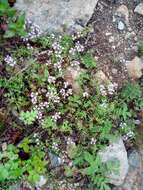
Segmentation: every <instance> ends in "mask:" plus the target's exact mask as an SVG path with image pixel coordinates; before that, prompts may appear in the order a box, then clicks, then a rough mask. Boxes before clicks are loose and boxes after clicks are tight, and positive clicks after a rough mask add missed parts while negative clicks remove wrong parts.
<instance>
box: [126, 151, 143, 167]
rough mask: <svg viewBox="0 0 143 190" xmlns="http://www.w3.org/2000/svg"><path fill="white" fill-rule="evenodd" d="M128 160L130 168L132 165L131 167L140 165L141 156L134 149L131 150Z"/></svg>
mask: <svg viewBox="0 0 143 190" xmlns="http://www.w3.org/2000/svg"><path fill="white" fill-rule="evenodd" d="M128 160H129V166H130V168H131V167H132V169H135V168H141V167H142V161H141V156H140V155H139V153H138V152H137V151H136V150H134V151H132V153H131V154H130V155H129V158H128Z"/></svg>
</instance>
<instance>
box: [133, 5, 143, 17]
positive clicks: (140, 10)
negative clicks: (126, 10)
mask: <svg viewBox="0 0 143 190" xmlns="http://www.w3.org/2000/svg"><path fill="white" fill-rule="evenodd" d="M134 12H135V13H138V14H140V15H143V3H139V4H138V5H137V6H136V8H135V10H134Z"/></svg>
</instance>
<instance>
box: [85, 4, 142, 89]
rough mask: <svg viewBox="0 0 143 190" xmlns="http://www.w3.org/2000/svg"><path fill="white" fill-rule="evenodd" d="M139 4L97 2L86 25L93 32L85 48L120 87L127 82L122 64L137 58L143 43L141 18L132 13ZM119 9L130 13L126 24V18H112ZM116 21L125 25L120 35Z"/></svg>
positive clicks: (100, 67)
mask: <svg viewBox="0 0 143 190" xmlns="http://www.w3.org/2000/svg"><path fill="white" fill-rule="evenodd" d="M139 2H140V1H139V0H135V1H131V0H99V2H98V4H97V7H96V9H95V13H94V14H93V16H92V18H91V20H90V21H89V25H91V26H92V27H93V32H92V33H90V34H89V36H88V38H87V41H86V44H87V47H88V48H90V49H91V50H92V52H93V53H94V55H95V58H96V60H97V62H98V64H97V65H98V66H99V70H100V69H101V70H102V71H103V72H105V73H106V75H107V76H109V77H110V79H111V80H113V81H115V82H117V83H118V84H119V85H122V83H123V82H125V81H126V79H128V75H127V71H126V67H125V62H126V61H127V60H131V59H133V58H134V56H135V55H137V47H138V42H139V41H140V40H141V39H143V17H142V16H140V15H139V14H136V13H134V9H135V7H136V6H137V5H138V3H139ZM120 5H125V6H126V7H127V8H128V11H129V22H128V23H126V21H125V17H122V16H121V17H119V16H115V15H116V11H117V9H118V7H120ZM119 20H121V21H123V22H124V24H125V29H124V30H123V31H120V30H119V29H118V27H117V25H118V22H119Z"/></svg>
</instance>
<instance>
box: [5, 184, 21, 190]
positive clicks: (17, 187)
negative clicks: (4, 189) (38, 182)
mask: <svg viewBox="0 0 143 190" xmlns="http://www.w3.org/2000/svg"><path fill="white" fill-rule="evenodd" d="M8 190H21V185H20V183H17V184H14V185H11V186H10V187H9V188H8Z"/></svg>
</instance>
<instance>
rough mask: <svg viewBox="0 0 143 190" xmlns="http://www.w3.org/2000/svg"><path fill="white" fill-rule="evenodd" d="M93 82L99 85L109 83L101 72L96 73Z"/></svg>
mask: <svg viewBox="0 0 143 190" xmlns="http://www.w3.org/2000/svg"><path fill="white" fill-rule="evenodd" d="M95 80H97V81H98V82H99V84H102V83H108V82H109V79H108V77H107V76H106V75H105V73H104V72H103V71H102V70H99V71H97V73H96V74H95Z"/></svg>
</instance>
